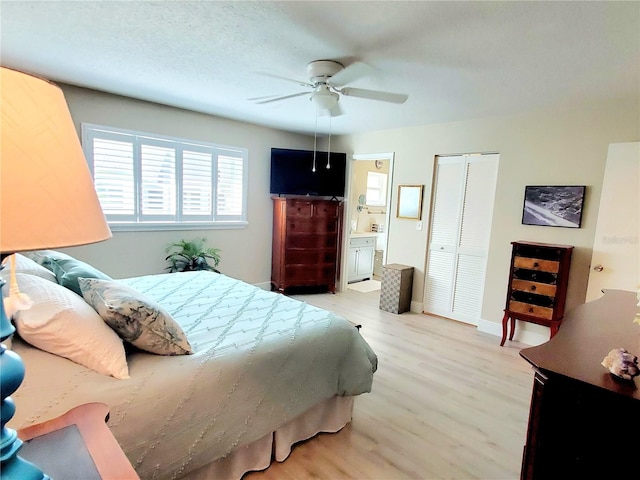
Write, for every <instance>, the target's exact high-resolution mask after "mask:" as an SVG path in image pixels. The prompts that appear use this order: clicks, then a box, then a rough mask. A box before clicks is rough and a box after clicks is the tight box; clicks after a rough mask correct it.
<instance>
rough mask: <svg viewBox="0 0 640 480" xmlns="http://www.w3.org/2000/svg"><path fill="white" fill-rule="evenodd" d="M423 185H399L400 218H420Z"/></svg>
mask: <svg viewBox="0 0 640 480" xmlns="http://www.w3.org/2000/svg"><path fill="white" fill-rule="evenodd" d="M422 189H423V185H398V213H397V215H396V216H397V217H398V218H409V219H416V220H420V217H421V215H422Z"/></svg>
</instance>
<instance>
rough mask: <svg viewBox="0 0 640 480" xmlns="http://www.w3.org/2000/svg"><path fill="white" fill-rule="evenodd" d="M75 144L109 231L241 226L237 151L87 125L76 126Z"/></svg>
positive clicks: (242, 155) (243, 176) (241, 155)
mask: <svg viewBox="0 0 640 480" xmlns="http://www.w3.org/2000/svg"><path fill="white" fill-rule="evenodd" d="M82 144H83V149H84V154H85V157H86V158H87V162H88V163H89V168H90V169H91V172H92V175H93V181H94V184H95V187H96V192H97V193H98V198H99V199H100V204H101V205H102V210H103V211H104V214H105V216H106V218H107V221H108V222H109V224H110V225H111V226H112V227H113V226H115V227H117V228H116V229H118V227H120V228H119V229H123V230H128V229H145V228H171V227H172V226H173V228H180V229H183V228H202V227H205V226H206V228H211V227H216V226H218V227H220V226H222V227H224V226H226V227H233V226H240V225H245V224H246V217H247V214H246V212H247V207H246V204H247V200H246V199H247V187H246V182H247V164H248V152H247V150H246V149H244V148H236V147H228V146H223V145H215V144H211V143H203V142H197V141H191V140H184V139H178V138H170V137H164V136H161V135H153V134H148V133H141V132H132V131H127V130H120V129H115V128H111V127H101V126H98V125H90V124H83V125H82Z"/></svg>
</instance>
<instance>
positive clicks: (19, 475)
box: [0, 265, 49, 480]
mask: <svg viewBox="0 0 640 480" xmlns="http://www.w3.org/2000/svg"><path fill="white" fill-rule="evenodd" d="M1 269H2V265H0V270H1ZM3 285H4V281H3V280H2V279H0V341H2V342H4V341H5V340H6V339H7V338H9V337H10V336H11V334H13V332H14V331H15V328H13V325H11V322H10V321H9V319H8V318H7V314H6V312H5V310H4V299H3V296H2V287H3ZM23 379H24V363H23V362H22V359H21V358H20V356H19V355H18V354H17V353H15V352H13V351H11V350H7V348H6V347H5V346H4V344H2V345H0V395H1V396H2V403H1V404H0V426H1V427H2V433H1V435H0V478H1V479H2V480H36V479H37V480H49V477H48V476H47V475H45V474H44V473H42V472H41V471H40V470H39V469H38V467H36V466H35V465H33V464H32V463H29V462H27V461H26V460H23V459H22V458H20V457H19V456H18V450H20V447H21V446H22V440H20V439H19V438H18V434H17V433H16V431H15V430H13V429H11V428H7V426H6V424H7V422H8V421H9V420H11V418H12V417H13V415H14V414H15V412H16V407H15V404H14V403H13V400H11V398H9V395H11V394H12V393H13V392H15V391H16V390H17V389H18V387H19V386H20V384H21V383H22V380H23Z"/></svg>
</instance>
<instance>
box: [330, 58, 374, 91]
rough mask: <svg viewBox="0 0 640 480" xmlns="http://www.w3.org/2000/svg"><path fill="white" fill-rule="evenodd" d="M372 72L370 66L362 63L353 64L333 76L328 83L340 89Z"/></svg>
mask: <svg viewBox="0 0 640 480" xmlns="http://www.w3.org/2000/svg"><path fill="white" fill-rule="evenodd" d="M372 71H373V68H372V67H371V66H370V65H367V64H366V63H362V62H354V63H352V64H351V65H349V66H347V67H345V68H344V69H343V70H341V71H339V72H338V73H336V74H335V75H333V76H332V77H331V78H330V79H329V83H330V84H331V85H332V86H334V87H342V86H343V85H347V84H349V83H351V82H353V81H355V80H357V79H359V78H362V77H366V76H367V75H370V74H371V72H372Z"/></svg>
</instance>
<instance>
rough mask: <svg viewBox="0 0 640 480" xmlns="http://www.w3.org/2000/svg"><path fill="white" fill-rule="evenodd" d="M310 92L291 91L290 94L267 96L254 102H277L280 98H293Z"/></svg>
mask: <svg viewBox="0 0 640 480" xmlns="http://www.w3.org/2000/svg"><path fill="white" fill-rule="evenodd" d="M310 93H311V92H298V93H292V94H291V95H281V96H277V97H267V99H266V100H260V101H258V102H256V103H257V104H263V103H271V102H278V101H280V100H286V99H287V98H293V97H300V96H302V95H309V94H310Z"/></svg>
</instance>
